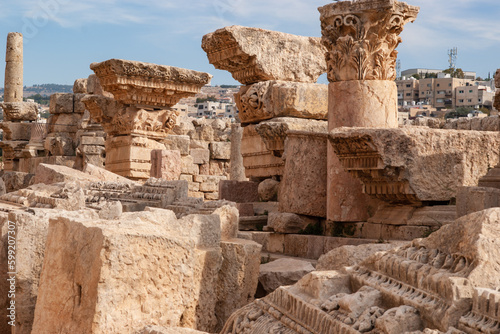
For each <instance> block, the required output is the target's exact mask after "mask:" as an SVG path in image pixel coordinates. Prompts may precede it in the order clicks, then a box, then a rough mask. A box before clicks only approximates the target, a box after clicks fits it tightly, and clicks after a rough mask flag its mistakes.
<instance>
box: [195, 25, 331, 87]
mask: <svg viewBox="0 0 500 334" xmlns="http://www.w3.org/2000/svg"><path fill="white" fill-rule="evenodd" d="M201 47H202V48H203V50H205V52H206V53H207V56H208V60H209V61H210V64H212V65H214V66H215V68H217V69H220V70H226V71H229V72H231V74H232V75H233V78H234V79H235V80H237V81H239V82H241V83H242V84H244V85H250V84H253V83H257V82H261V81H267V80H283V81H294V82H306V83H314V82H316V81H317V80H318V78H319V76H320V75H322V74H323V73H325V71H326V64H325V56H324V54H325V52H326V50H325V48H324V47H323V46H322V45H321V40H320V39H319V38H316V37H304V36H296V35H291V34H285V33H282V32H278V31H270V30H264V29H258V28H248V27H242V26H231V27H225V28H222V29H219V30H217V31H215V32H213V33H210V34H207V35H205V36H204V37H203V41H202V45H201Z"/></svg>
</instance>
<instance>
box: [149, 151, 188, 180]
mask: <svg viewBox="0 0 500 334" xmlns="http://www.w3.org/2000/svg"><path fill="white" fill-rule="evenodd" d="M181 165H182V161H181V153H180V152H179V151H177V150H176V151H170V150H152V151H151V173H150V176H151V177H154V178H158V179H165V180H168V181H176V180H179V178H180V176H181V169H182V166H181Z"/></svg>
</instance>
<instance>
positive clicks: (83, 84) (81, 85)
mask: <svg viewBox="0 0 500 334" xmlns="http://www.w3.org/2000/svg"><path fill="white" fill-rule="evenodd" d="M73 93H74V94H87V79H76V80H75V83H74V84H73Z"/></svg>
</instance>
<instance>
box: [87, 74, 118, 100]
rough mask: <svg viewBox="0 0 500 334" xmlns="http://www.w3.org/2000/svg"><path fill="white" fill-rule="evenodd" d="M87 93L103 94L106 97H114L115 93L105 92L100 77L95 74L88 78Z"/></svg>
mask: <svg viewBox="0 0 500 334" xmlns="http://www.w3.org/2000/svg"><path fill="white" fill-rule="evenodd" d="M87 93H88V94H92V95H102V96H105V97H109V98H113V94H111V93H109V92H105V91H104V89H103V88H102V86H101V82H100V81H99V78H98V77H97V75H95V74H91V75H89V77H88V79H87Z"/></svg>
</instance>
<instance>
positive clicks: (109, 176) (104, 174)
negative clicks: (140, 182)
mask: <svg viewBox="0 0 500 334" xmlns="http://www.w3.org/2000/svg"><path fill="white" fill-rule="evenodd" d="M83 172H84V173H85V174H89V175H90V176H92V177H96V178H97V179H99V181H107V182H120V183H125V184H136V183H135V182H134V181H132V180H129V179H127V178H125V177H122V176H120V175H118V174H115V173H112V172H110V171H107V170H105V169H104V168H100V167H98V166H95V165H92V164H90V163H88V164H86V165H85V167H84V169H83Z"/></svg>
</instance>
